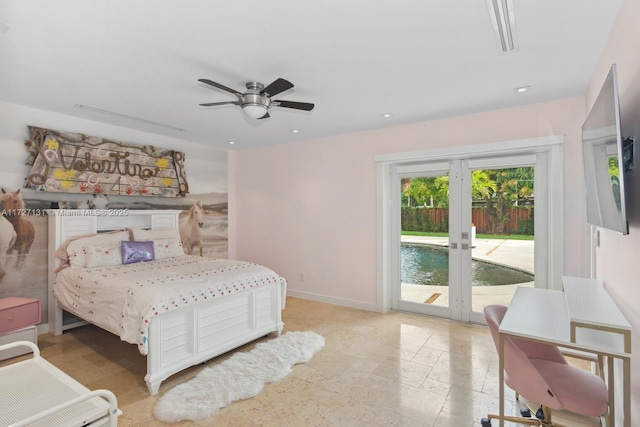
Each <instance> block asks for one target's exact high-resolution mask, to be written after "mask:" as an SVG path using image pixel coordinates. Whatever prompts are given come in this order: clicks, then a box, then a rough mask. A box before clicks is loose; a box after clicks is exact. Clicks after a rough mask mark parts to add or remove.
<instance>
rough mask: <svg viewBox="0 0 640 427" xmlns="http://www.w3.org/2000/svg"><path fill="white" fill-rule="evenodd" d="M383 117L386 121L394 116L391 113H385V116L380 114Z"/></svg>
mask: <svg viewBox="0 0 640 427" xmlns="http://www.w3.org/2000/svg"><path fill="white" fill-rule="evenodd" d="M380 116H381V117H384V118H385V119H388V118H389V117H392V116H393V114H391V113H384V114H380Z"/></svg>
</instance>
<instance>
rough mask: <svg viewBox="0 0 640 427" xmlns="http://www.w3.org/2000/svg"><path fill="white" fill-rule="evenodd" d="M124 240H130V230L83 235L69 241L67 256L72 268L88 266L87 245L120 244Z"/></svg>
mask: <svg viewBox="0 0 640 427" xmlns="http://www.w3.org/2000/svg"><path fill="white" fill-rule="evenodd" d="M123 240H129V232H128V231H126V230H124V231H118V232H115V233H99V234H95V235H93V236H90V237H83V238H80V239H75V240H72V241H70V242H69V244H68V245H67V256H68V257H69V263H70V264H71V267H72V268H86V267H87V252H86V247H87V246H110V245H118V244H120V242H121V241H123Z"/></svg>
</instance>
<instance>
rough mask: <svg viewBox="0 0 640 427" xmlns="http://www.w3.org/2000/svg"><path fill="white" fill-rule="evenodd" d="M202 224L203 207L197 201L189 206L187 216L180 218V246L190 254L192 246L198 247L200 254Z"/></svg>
mask: <svg viewBox="0 0 640 427" xmlns="http://www.w3.org/2000/svg"><path fill="white" fill-rule="evenodd" d="M203 225H204V209H203V208H202V203H200V201H197V202H195V203H194V204H193V206H191V208H190V209H189V212H188V213H187V216H184V217H182V218H180V239H182V246H183V247H184V248H185V249H186V250H187V253H188V254H189V255H191V254H192V253H193V247H194V246H198V247H199V248H200V256H202V233H201V231H200V229H201V228H202V226H203Z"/></svg>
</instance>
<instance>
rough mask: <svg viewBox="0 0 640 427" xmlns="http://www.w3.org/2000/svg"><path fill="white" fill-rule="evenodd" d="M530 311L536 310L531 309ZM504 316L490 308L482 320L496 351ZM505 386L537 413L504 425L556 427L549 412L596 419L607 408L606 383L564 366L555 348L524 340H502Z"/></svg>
mask: <svg viewBox="0 0 640 427" xmlns="http://www.w3.org/2000/svg"><path fill="white" fill-rule="evenodd" d="M531 309H532V310H537V309H539V308H536V307H532V308H531ZM506 312H507V307H505V306H503V305H490V306H487V307H486V308H485V309H484V316H485V319H486V321H487V325H488V326H489V330H490V331H491V336H492V338H493V342H494V344H495V346H496V349H498V343H499V335H498V328H499V327H500V323H501V322H502V319H503V318H504V315H505V313H506ZM504 371H505V383H506V384H507V385H508V386H509V387H511V388H512V389H513V390H514V391H515V392H516V399H518V398H519V395H522V396H524V397H525V398H527V399H529V400H531V401H534V402H538V403H539V404H540V409H539V410H538V411H537V413H536V416H535V417H533V418H523V417H507V416H505V417H504V419H505V420H506V421H513V422H516V423H519V424H526V425H536V426H554V425H555V426H557V424H553V423H552V422H551V410H550V408H551V409H557V410H567V411H570V412H575V413H577V414H581V415H586V416H592V417H597V416H600V415H602V414H604V413H605V412H606V411H607V408H608V394H607V386H606V384H605V382H604V381H603V380H602V379H601V378H600V377H599V376H597V375H595V374H592V373H591V372H587V371H585V370H583V369H579V368H576V367H573V366H571V365H569V364H568V363H567V361H566V360H565V358H564V356H563V355H562V353H560V350H558V347H556V346H554V345H550V344H545V343H540V342H534V341H528V340H524V339H518V338H512V337H507V336H505V337H504ZM492 418H496V419H499V418H500V417H499V416H498V415H492V414H490V415H489V417H488V418H484V419H483V420H482V426H483V427H490V426H491V419H492Z"/></svg>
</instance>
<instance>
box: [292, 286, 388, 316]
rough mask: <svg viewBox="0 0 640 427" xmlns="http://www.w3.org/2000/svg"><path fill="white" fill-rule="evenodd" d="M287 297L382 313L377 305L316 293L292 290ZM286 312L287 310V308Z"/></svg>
mask: <svg viewBox="0 0 640 427" xmlns="http://www.w3.org/2000/svg"><path fill="white" fill-rule="evenodd" d="M287 296H290V297H295V298H301V299H306V300H310V301H317V302H324V303H327V304H333V305H340V306H343V307H351V308H358V309H360V310H367V311H376V312H380V310H379V309H378V306H377V305H376V304H367V303H363V302H360V301H353V300H349V299H342V298H335V297H330V296H326V295H319V294H314V293H310V292H304V291H295V290H292V289H287ZM285 310H286V308H285Z"/></svg>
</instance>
